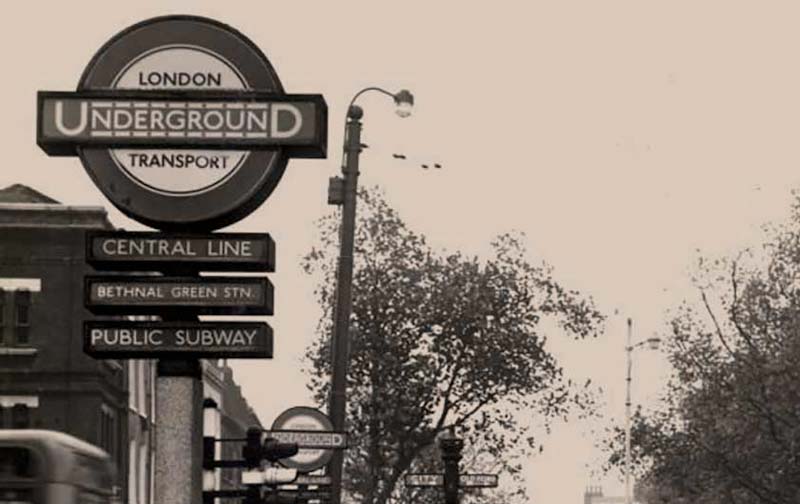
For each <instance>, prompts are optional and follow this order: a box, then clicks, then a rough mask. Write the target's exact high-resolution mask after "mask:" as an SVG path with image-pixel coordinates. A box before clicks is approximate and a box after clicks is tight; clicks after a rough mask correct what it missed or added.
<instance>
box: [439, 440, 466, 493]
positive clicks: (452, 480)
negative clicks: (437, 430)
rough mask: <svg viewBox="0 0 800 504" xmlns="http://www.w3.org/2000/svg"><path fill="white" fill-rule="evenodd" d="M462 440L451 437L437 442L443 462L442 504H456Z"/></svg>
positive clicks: (462, 446)
mask: <svg viewBox="0 0 800 504" xmlns="http://www.w3.org/2000/svg"><path fill="white" fill-rule="evenodd" d="M463 448H464V440H462V439H459V438H457V437H454V436H453V435H452V431H451V435H450V436H449V437H443V438H442V439H440V440H439V449H440V450H441V452H442V461H443V462H444V502H445V504H458V479H459V470H458V463H459V462H460V461H461V450H462V449H463Z"/></svg>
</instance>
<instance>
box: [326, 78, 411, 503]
mask: <svg viewBox="0 0 800 504" xmlns="http://www.w3.org/2000/svg"><path fill="white" fill-rule="evenodd" d="M368 91H377V92H379V93H382V94H384V95H387V96H390V97H391V98H392V99H393V100H394V102H395V104H396V105H397V115H399V116H400V117H408V116H409V115H411V109H412V108H413V106H414V96H413V95H412V94H411V93H410V92H409V91H408V90H405V89H403V90H401V91H399V92H397V93H391V92H389V91H386V90H385V89H383V88H379V87H366V88H364V89H362V90H361V91H359V92H358V93H356V94H355V95H354V96H353V99H352V100H350V104H349V105H348V107H347V119H346V121H345V136H344V153H343V156H342V175H343V177H334V178H332V179H331V180H330V185H329V186H328V203H330V204H332V205H341V206H342V226H341V233H340V243H339V268H338V271H337V276H336V306H335V308H334V312H333V335H332V338H331V362H332V369H331V395H330V410H329V413H330V418H331V422H332V423H333V429H334V430H335V431H339V432H341V431H344V430H345V426H344V417H345V410H346V402H347V390H346V384H347V359H348V346H349V341H348V340H349V338H348V331H349V329H350V312H351V311H352V308H353V307H352V290H353V240H354V235H355V227H356V194H357V192H358V158H359V154H360V153H361V149H362V147H363V146H362V144H361V118H362V117H363V116H364V111H363V110H362V109H361V107H359V106H358V105H356V104H355V102H356V100H357V99H358V97H360V96H361V95H362V94H364V93H366V92H368ZM343 463H344V453H343V451H342V450H336V451H334V455H333V458H332V459H331V462H330V465H329V469H330V476H331V483H332V485H331V502H332V504H339V503H340V502H341V498H342V465H343Z"/></svg>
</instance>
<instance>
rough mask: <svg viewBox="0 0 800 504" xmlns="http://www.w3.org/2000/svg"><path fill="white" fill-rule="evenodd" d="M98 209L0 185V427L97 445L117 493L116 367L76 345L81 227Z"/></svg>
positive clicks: (121, 431)
mask: <svg viewBox="0 0 800 504" xmlns="http://www.w3.org/2000/svg"><path fill="white" fill-rule="evenodd" d="M110 228H111V224H110V222H109V221H108V218H107V216H106V212H105V210H104V209H102V208H99V207H75V206H65V205H61V204H59V203H58V202H56V201H54V200H53V199H51V198H48V197H47V196H45V195H43V194H40V193H38V192H37V191H35V190H33V189H30V188H28V187H25V186H21V185H14V186H11V187H8V188H5V189H2V190H0V289H2V290H0V314H1V315H0V334H1V336H0V427H2V428H25V427H36V428H41V429H52V430H58V431H62V432H66V433H68V434H71V435H73V436H75V437H78V438H81V439H84V440H86V441H88V442H90V443H92V444H94V445H97V446H100V447H101V448H103V449H105V450H106V451H107V452H108V453H110V454H111V456H112V458H113V459H114V461H115V462H116V464H117V467H118V468H119V469H120V471H119V472H120V475H119V480H118V482H117V484H118V486H119V487H120V488H121V489H122V492H123V493H122V495H125V492H126V486H127V481H126V478H124V477H123V475H126V474H127V462H128V461H127V457H126V450H125V448H124V446H123V441H124V440H126V439H127V438H128V432H127V431H128V411H129V410H128V393H127V383H126V373H125V368H124V367H123V366H122V365H121V364H120V363H119V362H116V361H110V360H107V361H97V360H94V359H92V358H91V357H89V356H87V355H85V354H84V353H83V344H82V342H83V334H82V328H81V323H80V322H81V321H82V320H83V319H84V318H86V317H88V316H89V315H90V314H89V313H88V312H87V311H86V309H85V308H84V306H83V297H82V294H81V292H82V285H83V277H84V275H85V274H86V273H88V272H89V269H88V267H87V266H86V264H85V259H84V248H85V245H84V232H85V231H86V230H89V229H110Z"/></svg>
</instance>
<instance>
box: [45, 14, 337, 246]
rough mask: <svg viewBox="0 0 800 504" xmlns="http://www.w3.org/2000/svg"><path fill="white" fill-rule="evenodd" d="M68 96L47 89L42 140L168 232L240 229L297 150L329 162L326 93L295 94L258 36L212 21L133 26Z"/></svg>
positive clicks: (163, 20) (127, 209) (130, 210)
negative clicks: (258, 44)
mask: <svg viewBox="0 0 800 504" xmlns="http://www.w3.org/2000/svg"><path fill="white" fill-rule="evenodd" d="M61 95H69V93H60V94H59V93H49V94H48V93H46V92H40V93H39V123H40V124H39V126H38V131H37V135H38V143H39V145H40V146H41V147H42V148H43V149H44V150H45V151H46V152H48V154H51V155H71V154H77V155H78V156H79V157H80V159H81V162H82V164H83V166H84V168H85V169H86V171H87V172H88V173H89V175H90V176H91V178H92V180H93V181H94V183H95V184H96V185H97V186H98V188H99V189H100V190H101V191H102V192H103V194H104V195H105V196H106V197H107V198H108V199H109V200H110V201H111V202H112V203H113V204H114V205H115V206H116V207H117V208H118V209H119V210H120V211H122V212H123V213H125V214H126V215H128V216H129V217H131V218H134V219H136V220H138V221H140V222H142V223H144V224H147V225H149V226H152V227H156V228H159V229H163V230H178V229H181V230H198V231H208V230H213V229H217V228H220V227H223V226H226V225H229V224H232V223H233V222H236V221H238V220H239V219H241V218H243V217H245V216H246V215H248V214H249V213H250V212H252V211H253V210H255V209H256V208H257V207H258V206H259V205H260V204H261V203H263V202H264V200H265V199H266V198H267V197H268V196H269V195H270V194H271V193H272V191H273V190H274V189H275V187H276V186H277V184H278V182H279V181H280V179H281V176H282V175H283V173H284V171H285V169H286V165H287V162H288V159H289V157H325V152H324V151H325V142H326V136H327V126H326V121H327V109H326V106H325V104H324V100H323V99H322V97H321V96H320V95H287V94H286V93H285V92H284V89H283V86H282V84H281V82H280V80H279V78H278V76H277V74H276V73H275V71H274V69H273V68H272V65H271V64H270V62H269V60H268V59H267V57H266V56H265V55H264V54H263V53H262V52H261V50H259V48H258V47H256V46H255V44H253V42H251V41H250V40H249V39H248V38H247V37H245V36H244V35H242V34H241V33H239V32H238V31H236V30H234V29H233V28H231V27H229V26H227V25H225V24H222V23H219V22H217V21H214V20H211V19H206V18H201V17H195V16H165V17H159V18H153V19H149V20H146V21H143V22H140V23H137V24H135V25H133V26H131V27H129V28H127V29H126V30H124V31H122V32H120V33H118V34H117V35H115V36H114V37H113V38H112V39H111V40H109V41H108V42H107V43H106V44H105V45H104V46H103V47H102V48H101V49H100V50H99V51H98V52H97V54H96V55H95V56H94V58H92V60H91V61H90V62H89V64H88V66H87V67H86V69H85V70H84V72H83V75H82V76H81V78H80V82H79V83H78V89H77V92H76V93H73V94H72V95H74V99H73V101H72V102H71V104H70V103H67V100H62V103H59V102H58V101H57V99H58V98H73V96H63V97H62V96H61ZM87 97H88V98H87ZM151 97H153V98H152V99H150V98H151ZM48 99H49V100H50V101H54V103H55V104H50V102H48ZM80 99H82V100H83V101H80ZM65 103H66V104H65ZM87 103H88V105H87ZM68 107H72V110H78V111H79V112H77V113H78V114H79V115H77V116H76V117H79V118H80V119H79V120H77V119H75V118H74V117H73V118H70V117H68V113H69V110H70V109H69V108H68ZM79 107H89V108H88V109H87V108H83V109H81V108H79ZM304 107H305V108H304ZM74 114H75V113H73V115H74ZM70 121H72V122H70ZM76 124H77V125H78V126H76ZM52 125H55V126H52ZM80 127H85V128H84V129H86V130H87V131H83V130H80V131H79V132H78V130H79V128H80ZM68 135H72V136H73V137H74V138H63V137H65V136H68ZM292 135H294V136H292ZM79 137H80V138H79ZM290 137H291V138H290ZM261 138H263V140H260V139H261ZM69 142H72V143H71V144H70V145H71V147H72V150H71V151H70V150H68V149H65V148H64V147H63V146H64V145H65V144H67V143H69ZM248 142H249V143H248ZM258 142H261V143H258ZM292 142H294V143H292Z"/></svg>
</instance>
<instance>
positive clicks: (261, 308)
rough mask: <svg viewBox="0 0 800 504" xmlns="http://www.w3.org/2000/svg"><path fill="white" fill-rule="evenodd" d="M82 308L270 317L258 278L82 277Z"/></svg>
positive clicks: (269, 295)
mask: <svg viewBox="0 0 800 504" xmlns="http://www.w3.org/2000/svg"><path fill="white" fill-rule="evenodd" d="M84 296H85V304H86V307H87V308H88V309H89V310H90V311H92V312H93V313H96V314H120V315H122V314H163V313H169V312H184V313H186V312H189V313H192V314H199V315H272V314H273V306H274V305H273V297H274V295H273V287H272V283H271V282H270V281H269V280H268V279H267V278H263V277H258V278H255V277H199V278H197V277H194V278H192V277H188V278H183V277H157V276H153V277H133V276H130V277H128V276H87V277H86V279H85V285H84Z"/></svg>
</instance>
